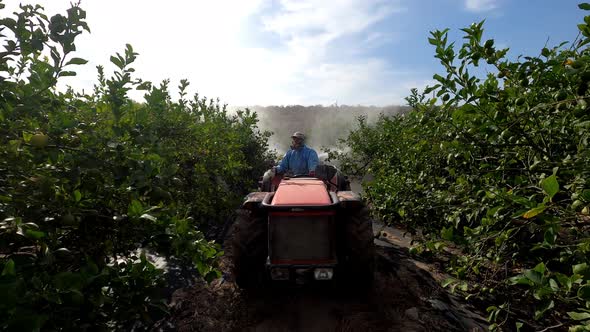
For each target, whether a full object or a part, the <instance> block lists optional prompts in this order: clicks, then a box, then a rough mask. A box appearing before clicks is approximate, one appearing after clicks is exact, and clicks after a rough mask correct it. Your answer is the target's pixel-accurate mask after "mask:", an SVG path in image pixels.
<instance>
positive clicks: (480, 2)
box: [465, 0, 498, 12]
mask: <svg viewBox="0 0 590 332" xmlns="http://www.w3.org/2000/svg"><path fill="white" fill-rule="evenodd" d="M497 7H498V4H497V0H465V8H466V9H467V10H469V11H472V12H485V11H490V10H493V9H496V8H497Z"/></svg>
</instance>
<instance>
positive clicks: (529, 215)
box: [522, 204, 547, 219]
mask: <svg viewBox="0 0 590 332" xmlns="http://www.w3.org/2000/svg"><path fill="white" fill-rule="evenodd" d="M546 208H547V207H546V206H545V204H540V205H539V206H537V207H536V208H534V209H530V210H528V211H527V212H525V213H524V214H523V215H522V217H523V218H525V219H531V218H533V217H535V216H537V215H539V214H540V213H542V212H543V211H545V209H546Z"/></svg>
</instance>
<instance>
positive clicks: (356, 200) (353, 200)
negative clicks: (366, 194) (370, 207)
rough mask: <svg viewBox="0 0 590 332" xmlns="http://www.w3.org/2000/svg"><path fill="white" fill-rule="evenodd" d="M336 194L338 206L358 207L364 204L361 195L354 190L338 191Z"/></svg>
mask: <svg viewBox="0 0 590 332" xmlns="http://www.w3.org/2000/svg"><path fill="white" fill-rule="evenodd" d="M336 194H337V195H338V199H339V200H340V206H341V207H343V208H345V209H358V208H362V207H363V206H364V203H363V200H362V198H361V195H359V194H357V193H355V192H354V191H338V192H336Z"/></svg>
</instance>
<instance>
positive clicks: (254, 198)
mask: <svg viewBox="0 0 590 332" xmlns="http://www.w3.org/2000/svg"><path fill="white" fill-rule="evenodd" d="M267 194H268V193H267V192H265V191H256V192H252V193H249V194H248V195H246V197H245V198H244V203H242V209H246V210H255V209H257V208H258V207H259V206H260V204H261V203H262V201H263V200H264V197H266V195H267Z"/></svg>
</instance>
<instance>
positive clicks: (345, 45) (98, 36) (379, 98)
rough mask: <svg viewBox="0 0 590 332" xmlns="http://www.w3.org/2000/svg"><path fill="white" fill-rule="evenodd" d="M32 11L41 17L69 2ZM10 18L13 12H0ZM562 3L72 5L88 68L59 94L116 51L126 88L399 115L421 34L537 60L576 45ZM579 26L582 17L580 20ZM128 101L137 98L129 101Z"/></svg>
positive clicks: (415, 82)
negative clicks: (84, 21)
mask: <svg viewBox="0 0 590 332" xmlns="http://www.w3.org/2000/svg"><path fill="white" fill-rule="evenodd" d="M31 2H33V3H40V4H42V5H44V6H45V8H46V12H47V13H48V14H54V13H57V12H63V11H64V10H65V9H66V8H67V7H68V6H69V3H70V0H39V1H36V2H35V1H32V0H31V1H23V3H31ZM5 3H6V4H7V7H8V8H7V9H5V10H4V11H3V13H2V14H3V15H6V14H7V13H9V12H11V11H12V10H11V9H14V8H15V7H16V5H17V4H18V2H17V1H15V0H7V1H5ZM578 3H579V1H571V0H560V1H557V0H535V1H533V0H526V1H525V0H518V1H517V0H439V1H435V0H420V1H418V0H416V1H410V0H339V1H328V0H297V1H295V0H217V1H205V0H199V1H188V0H167V1H161V0H158V1H156V0H125V1H123V0H82V8H84V9H85V10H86V11H87V12H88V22H89V24H90V28H91V30H92V33H91V34H85V35H83V36H81V37H80V39H79V42H78V51H79V52H78V56H81V57H84V58H86V59H88V60H89V63H88V64H87V65H84V66H79V67H78V68H76V69H77V71H78V76H77V77H75V78H68V79H67V80H64V81H62V82H61V86H62V87H63V86H65V85H71V86H73V87H74V88H76V89H90V88H91V87H92V84H93V83H94V82H95V77H96V69H95V67H96V65H98V64H103V65H107V66H106V67H107V69H112V66H108V59H109V56H110V55H112V54H114V53H115V52H121V51H122V50H123V49H124V45H125V44H126V43H130V44H132V45H133V46H134V49H135V50H136V51H137V52H138V53H140V55H139V57H138V60H137V63H136V64H135V68H136V70H137V73H138V76H140V77H141V78H142V79H144V80H150V81H153V82H158V81H161V80H162V79H166V78H169V79H171V81H172V82H171V86H172V87H175V86H177V85H178V82H179V80H180V79H183V78H187V79H189V81H190V82H191V85H190V88H189V90H190V92H199V93H200V94H201V95H206V96H208V97H213V98H217V97H219V98H220V99H221V101H222V102H225V103H229V104H230V105H233V106H238V105H241V106H243V105H272V104H274V105H289V104H302V105H315V104H324V105H329V104H333V103H338V104H353V105H357V104H361V105H391V104H403V103H404V100H403V98H404V97H405V96H407V95H408V93H409V90H410V89H411V88H413V87H417V88H423V87H424V86H425V85H427V84H429V83H432V75H433V74H434V73H437V72H441V67H440V65H439V64H438V62H437V61H436V59H434V57H433V54H434V51H433V47H432V46H431V45H429V44H428V42H427V38H428V36H429V31H431V30H434V29H444V28H450V29H451V31H450V39H451V40H456V41H458V43H461V32H460V31H459V29H460V28H462V27H466V26H468V25H469V24H471V23H473V22H478V21H481V20H483V19H485V20H486V23H485V35H484V38H485V39H487V38H493V39H495V41H496V45H500V46H505V47H510V50H511V51H510V53H509V56H511V57H516V56H517V55H519V54H526V55H530V54H538V53H539V51H540V49H541V48H542V47H543V46H544V45H545V43H546V42H547V40H549V41H548V45H550V46H551V45H557V44H559V43H560V42H561V41H571V40H573V39H574V38H575V37H576V35H577V28H576V25H577V24H578V23H580V22H582V20H583V17H584V14H585V13H584V12H583V11H581V10H579V9H578V8H577V4H578ZM589 14H590V13H589ZM132 96H133V97H134V98H140V97H141V94H140V93H134V94H132Z"/></svg>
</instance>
